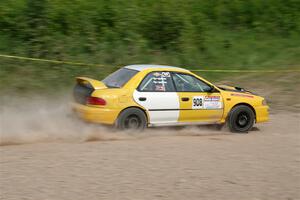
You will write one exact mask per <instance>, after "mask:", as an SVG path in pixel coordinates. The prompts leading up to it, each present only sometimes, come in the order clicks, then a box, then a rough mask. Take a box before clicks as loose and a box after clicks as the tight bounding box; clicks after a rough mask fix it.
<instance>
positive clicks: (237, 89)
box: [217, 85, 255, 95]
mask: <svg viewBox="0 0 300 200" xmlns="http://www.w3.org/2000/svg"><path fill="white" fill-rule="evenodd" d="M217 87H218V88H220V89H221V90H225V91H230V92H238V93H248V94H253V95H255V94H254V93H253V92H250V91H249V90H246V89H244V88H241V87H235V86H229V85H218V86H217Z"/></svg>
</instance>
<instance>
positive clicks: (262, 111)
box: [254, 106, 269, 123]
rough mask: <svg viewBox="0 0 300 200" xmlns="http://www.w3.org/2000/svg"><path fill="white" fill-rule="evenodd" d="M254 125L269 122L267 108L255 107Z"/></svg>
mask: <svg viewBox="0 0 300 200" xmlns="http://www.w3.org/2000/svg"><path fill="white" fill-rule="evenodd" d="M254 109H255V113H256V123H260V122H266V121H269V106H258V107H255V108H254Z"/></svg>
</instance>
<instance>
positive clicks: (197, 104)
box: [192, 96, 204, 109]
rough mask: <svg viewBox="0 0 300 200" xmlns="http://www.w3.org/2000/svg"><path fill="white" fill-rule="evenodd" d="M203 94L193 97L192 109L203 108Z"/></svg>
mask: <svg viewBox="0 0 300 200" xmlns="http://www.w3.org/2000/svg"><path fill="white" fill-rule="evenodd" d="M203 99H204V97H203V96H196V97H193V102H192V104H193V105H192V109H201V108H203Z"/></svg>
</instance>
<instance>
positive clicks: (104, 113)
mask: <svg viewBox="0 0 300 200" xmlns="http://www.w3.org/2000/svg"><path fill="white" fill-rule="evenodd" d="M72 108H73V111H74V112H75V113H76V114H77V115H78V116H79V117H80V118H81V119H83V120H85V121H87V122H93V123H101V124H111V125H112V124H114V123H115V120H116V119H117V117H118V114H119V111H117V110H114V109H108V108H100V107H92V106H86V105H82V104H78V103H73V104H72Z"/></svg>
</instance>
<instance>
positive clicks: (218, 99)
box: [204, 96, 220, 101]
mask: <svg viewBox="0 0 300 200" xmlns="http://www.w3.org/2000/svg"><path fill="white" fill-rule="evenodd" d="M204 100H205V101H220V96H206V97H205V99H204Z"/></svg>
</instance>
